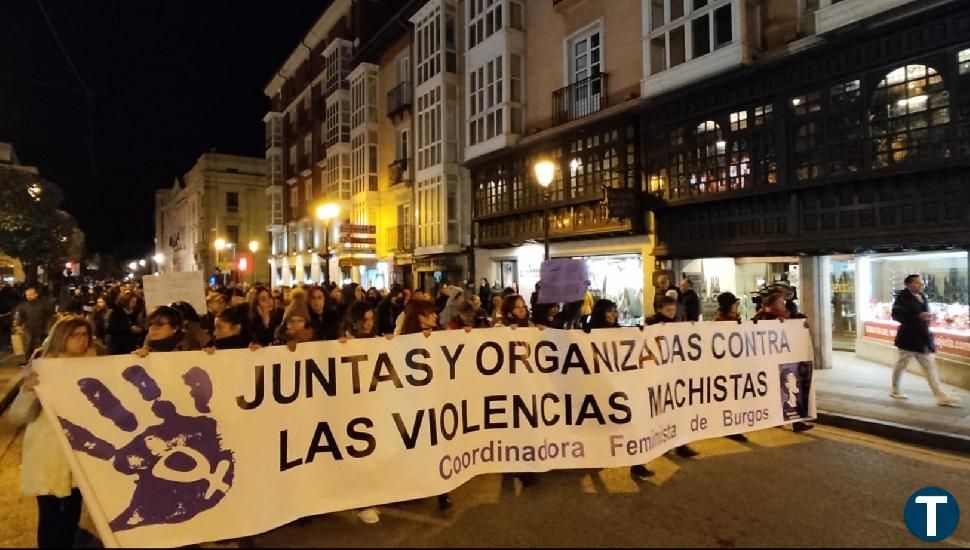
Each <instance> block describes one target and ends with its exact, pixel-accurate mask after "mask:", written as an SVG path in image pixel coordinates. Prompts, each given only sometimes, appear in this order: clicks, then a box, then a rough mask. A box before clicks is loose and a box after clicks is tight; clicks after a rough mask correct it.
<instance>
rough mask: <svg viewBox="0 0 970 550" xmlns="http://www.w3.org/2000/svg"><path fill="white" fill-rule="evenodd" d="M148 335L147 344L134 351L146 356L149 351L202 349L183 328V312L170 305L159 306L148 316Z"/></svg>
mask: <svg viewBox="0 0 970 550" xmlns="http://www.w3.org/2000/svg"><path fill="white" fill-rule="evenodd" d="M147 325H148V335H147V336H146V337H145V345H144V346H142V347H141V348H138V349H136V350H135V351H133V352H132V353H134V354H135V355H137V356H138V357H145V356H147V355H148V354H149V352H153V351H155V352H159V351H194V350H199V349H202V346H200V345H199V344H198V342H196V341H195V339H193V338H192V337H190V336H189V335H187V334H186V333H185V332H184V331H183V330H182V314H181V313H179V312H178V310H176V309H175V308H172V307H169V306H158V307H157V308H155V309H154V310H152V312H151V314H150V315H149V316H148V322H147Z"/></svg>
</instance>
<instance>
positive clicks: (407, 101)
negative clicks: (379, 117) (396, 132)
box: [387, 80, 411, 118]
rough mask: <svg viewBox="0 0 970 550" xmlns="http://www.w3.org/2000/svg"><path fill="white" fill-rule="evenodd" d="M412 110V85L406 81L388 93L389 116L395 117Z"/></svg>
mask: <svg viewBox="0 0 970 550" xmlns="http://www.w3.org/2000/svg"><path fill="white" fill-rule="evenodd" d="M410 110H411V83H410V82H408V81H407V80H405V81H404V82H401V83H400V84H398V85H397V86H395V87H394V88H392V89H391V91H390V92H387V116H388V117H391V118H393V117H395V116H397V115H399V114H401V113H403V112H404V111H410Z"/></svg>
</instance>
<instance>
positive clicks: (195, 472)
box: [59, 365, 235, 531]
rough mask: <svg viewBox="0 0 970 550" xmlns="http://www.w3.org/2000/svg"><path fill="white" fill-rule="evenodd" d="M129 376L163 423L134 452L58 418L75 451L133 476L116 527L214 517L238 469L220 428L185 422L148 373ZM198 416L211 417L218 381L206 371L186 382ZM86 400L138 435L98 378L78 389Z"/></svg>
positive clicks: (135, 443)
mask: <svg viewBox="0 0 970 550" xmlns="http://www.w3.org/2000/svg"><path fill="white" fill-rule="evenodd" d="M122 376H123V377H124V378H125V380H127V381H128V382H129V383H131V384H132V385H133V386H135V388H137V389H138V392H139V393H140V394H141V397H142V398H143V399H144V400H146V401H149V402H151V404H152V405H151V408H152V412H154V413H155V416H157V417H158V418H159V419H161V421H162V422H161V423H160V424H157V425H154V426H150V427H148V428H144V429H143V430H142V432H141V433H140V434H138V435H136V436H135V437H134V438H133V439H132V440H131V441H130V442H129V443H128V444H127V445H125V446H124V447H121V448H120V449H115V448H114V446H113V445H111V444H110V443H108V442H107V441H105V440H103V439H101V438H99V437H97V436H95V435H94V434H92V433H91V432H90V431H88V430H87V429H86V428H84V427H82V426H78V425H76V424H74V423H72V422H71V421H69V420H67V419H65V418H59V419H60V422H61V426H62V428H63V429H64V432H65V433H66V434H67V439H68V441H70V443H71V447H73V448H74V450H75V451H79V452H83V453H87V454H89V455H91V456H94V457H97V458H100V459H102V460H110V461H112V464H113V465H114V468H115V470H117V471H118V472H120V473H122V474H125V475H134V476H136V478H135V491H134V493H133V494H132V497H131V503H130V504H129V505H128V507H127V508H126V509H125V510H124V511H123V512H121V514H119V515H118V517H116V518H115V519H113V520H111V523H110V526H111V529H112V530H113V531H124V530H127V529H134V528H135V527H141V526H145V525H157V524H169V523H180V522H183V521H187V520H189V519H192V518H193V517H195V516H197V515H198V514H199V513H201V512H204V511H206V510H209V509H210V508H212V507H214V506H215V505H217V504H219V502H220V501H221V500H222V499H223V497H225V496H226V493H227V492H228V491H229V488H230V487H231V486H232V480H233V475H234V469H235V462H234V460H233V454H232V451H229V450H228V449H223V448H222V441H221V438H220V434H219V432H218V429H217V426H216V421H215V419H213V418H209V417H207V416H184V415H181V414H179V413H178V411H176V410H175V405H173V404H172V402H171V401H163V400H161V399H160V398H161V395H162V392H161V390H160V389H159V387H158V384H156V383H155V380H153V379H152V378H151V377H150V376H149V375H148V373H147V372H146V371H145V369H143V368H142V367H140V366H138V365H134V366H131V367H128V368H127V369H125V370H124V372H123V373H122ZM182 380H183V381H184V382H185V384H186V385H187V386H188V387H189V395H191V396H192V398H193V399H194V401H195V408H196V410H197V411H198V412H199V413H203V414H205V413H208V412H210V411H209V400H210V399H211V398H212V381H211V380H210V379H209V375H208V374H207V373H206V372H205V371H204V370H202V369H200V368H199V367H193V368H191V369H189V371H188V372H186V373H185V374H184V375H183V376H182ZM78 386H79V387H80V389H81V392H82V393H83V394H84V395H85V396H86V397H87V398H88V401H90V402H91V404H92V405H94V407H95V408H96V409H97V410H98V412H99V413H101V416H103V417H105V418H107V419H109V420H111V421H112V422H113V423H114V424H115V425H116V426H118V428H120V429H122V430H123V431H125V432H134V431H136V430H138V428H139V426H138V421H137V419H136V418H135V415H133V414H132V413H131V411H129V410H128V409H126V408H125V407H124V405H122V404H121V402H120V401H119V400H118V398H117V397H115V395H114V394H112V393H111V391H110V390H109V389H108V388H106V387H105V386H104V384H102V383H101V381H99V380H97V379H94V378H84V379H82V380H79V381H78Z"/></svg>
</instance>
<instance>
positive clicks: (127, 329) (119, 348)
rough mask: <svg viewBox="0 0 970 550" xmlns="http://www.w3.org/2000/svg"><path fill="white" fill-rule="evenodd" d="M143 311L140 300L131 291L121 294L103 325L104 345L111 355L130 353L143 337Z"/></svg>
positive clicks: (136, 347)
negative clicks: (104, 325)
mask: <svg viewBox="0 0 970 550" xmlns="http://www.w3.org/2000/svg"><path fill="white" fill-rule="evenodd" d="M143 317H144V311H143V308H142V305H141V300H140V299H139V298H138V296H135V295H134V294H133V293H132V292H131V291H127V290H126V291H125V292H122V293H121V295H120V296H119V297H118V302H117V303H116V304H115V307H114V309H112V310H111V312H110V313H108V320H107V322H106V323H105V324H106V327H105V342H104V343H105V345H106V346H107V347H108V353H110V354H111V355H122V354H126V353H131V352H133V351H135V350H136V349H138V346H139V345H141V340H142V338H143V337H144V332H145V329H144V327H143V326H142V320H143Z"/></svg>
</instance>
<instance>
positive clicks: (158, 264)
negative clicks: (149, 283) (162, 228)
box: [152, 252, 165, 273]
mask: <svg viewBox="0 0 970 550" xmlns="http://www.w3.org/2000/svg"><path fill="white" fill-rule="evenodd" d="M152 260H154V262H155V272H156V273H161V272H162V262H164V261H165V255H164V254H162V253H161V252H158V253H156V254H155V255H154V256H152Z"/></svg>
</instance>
